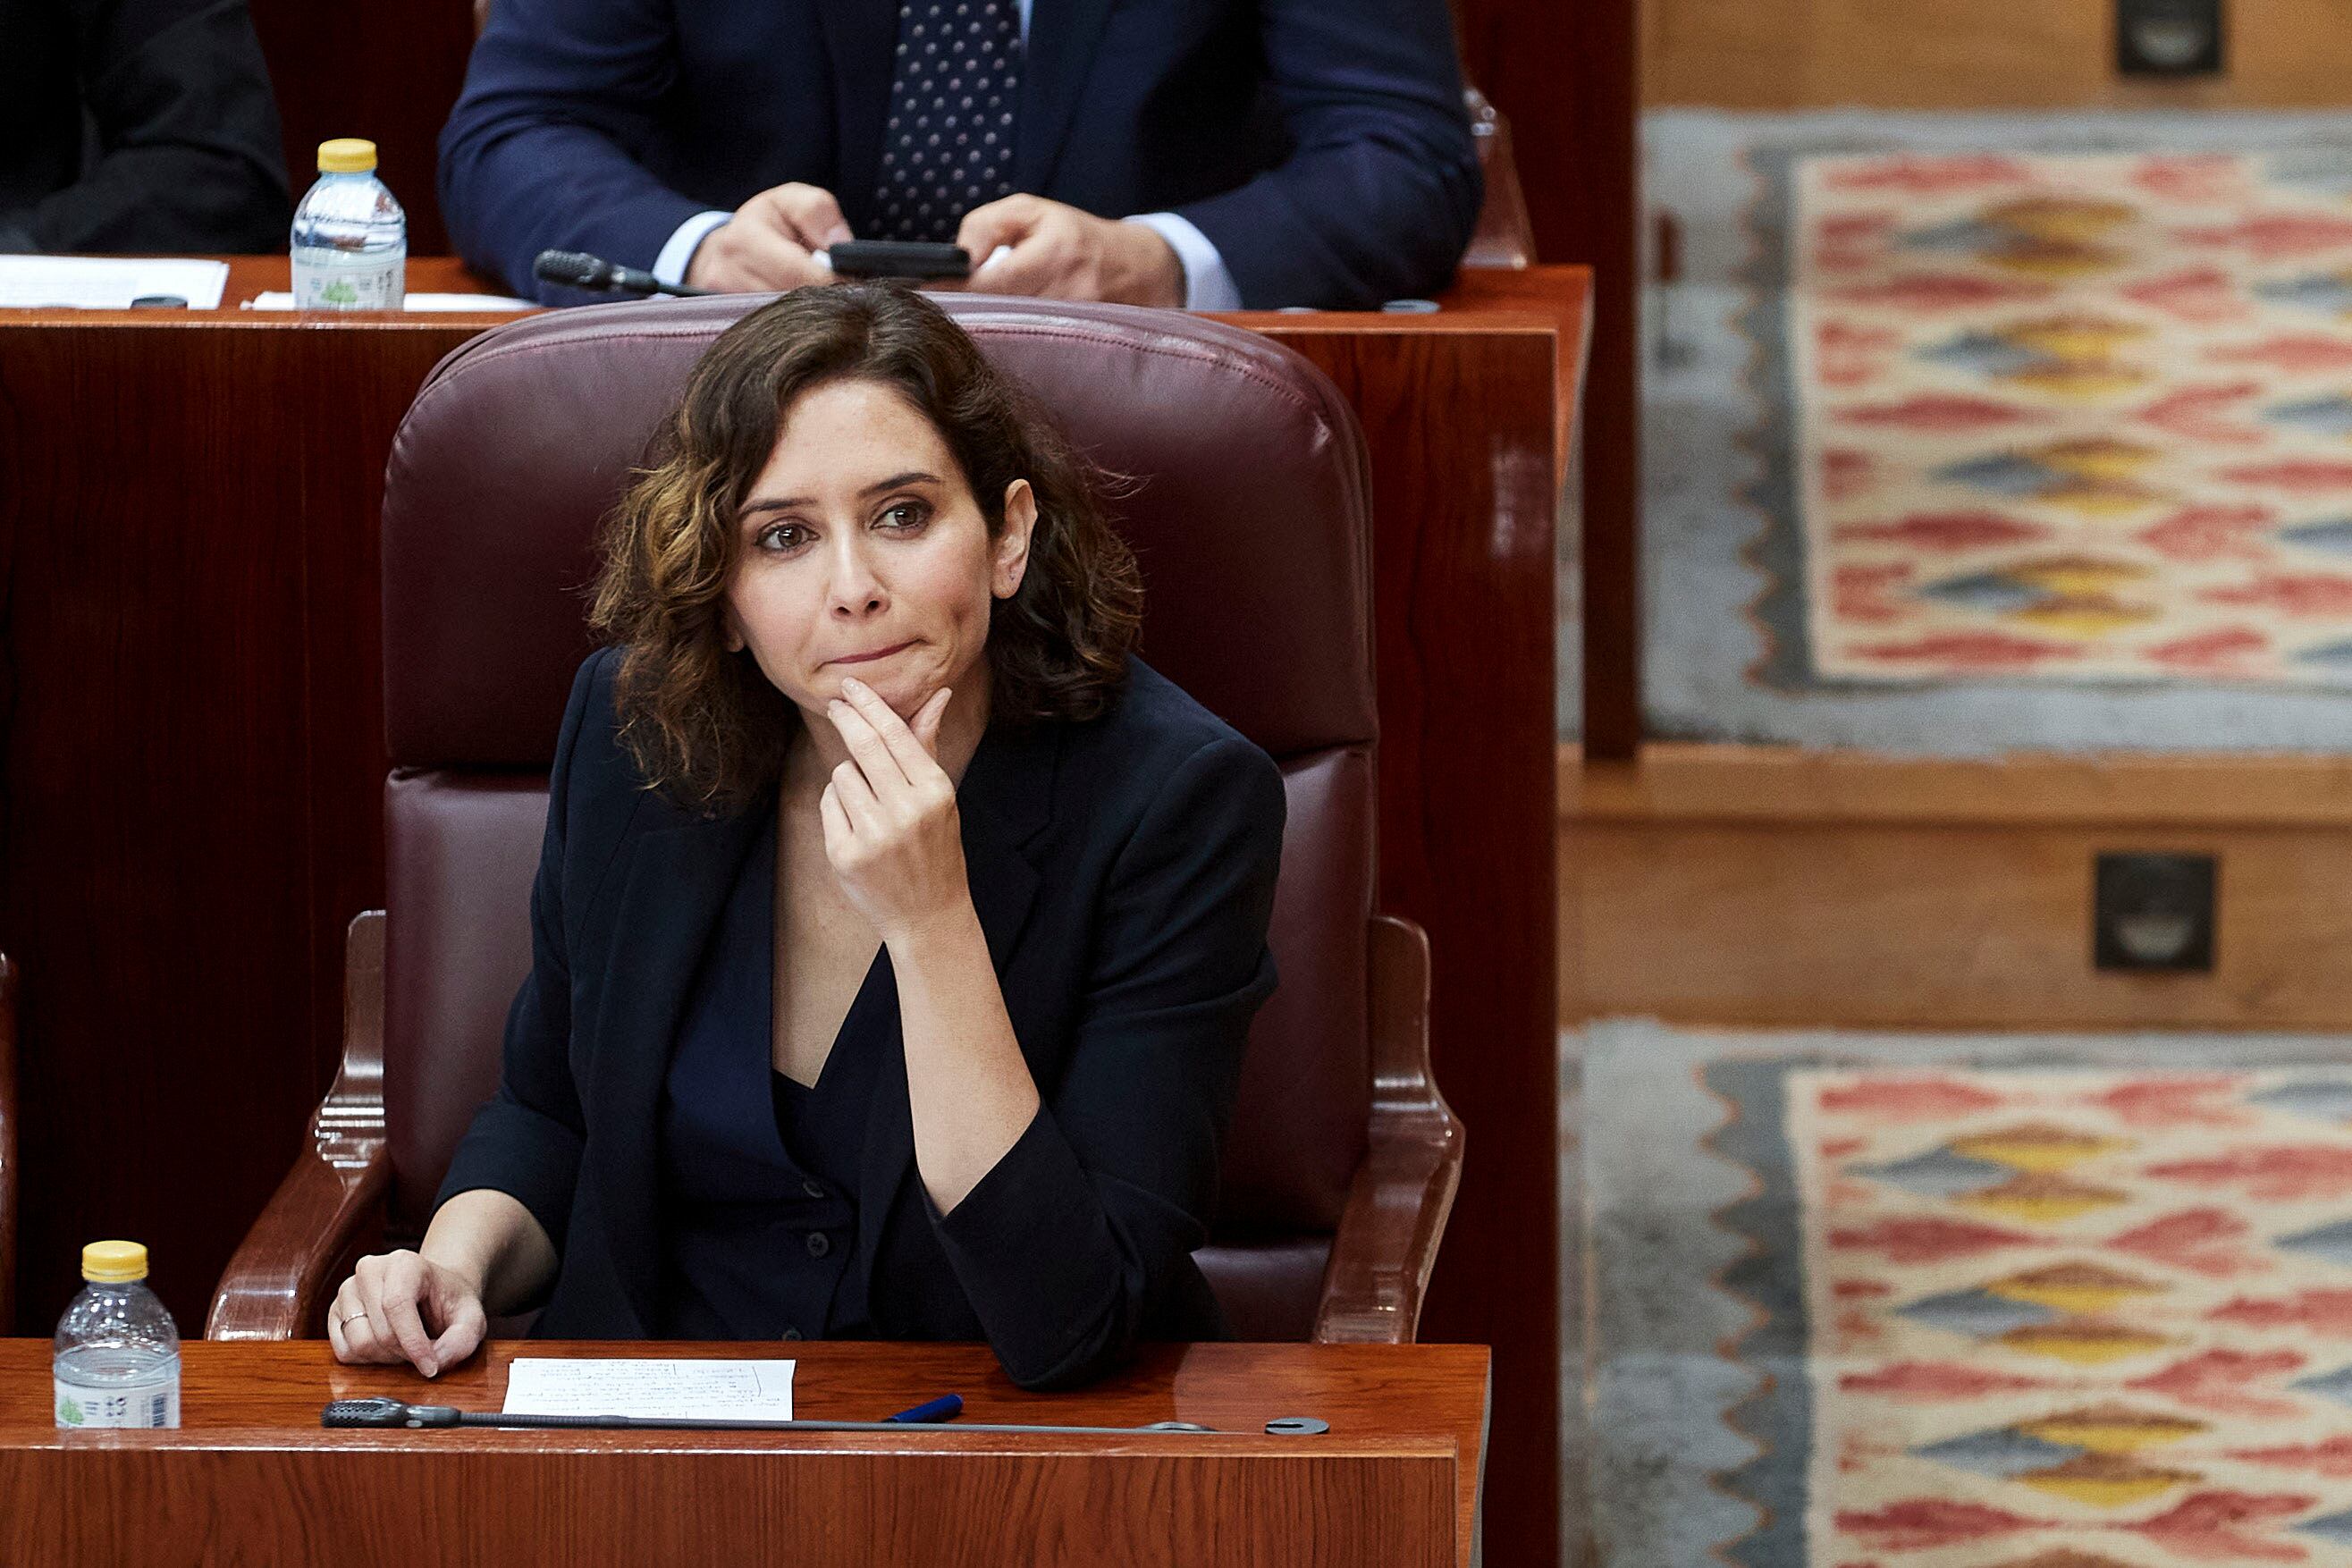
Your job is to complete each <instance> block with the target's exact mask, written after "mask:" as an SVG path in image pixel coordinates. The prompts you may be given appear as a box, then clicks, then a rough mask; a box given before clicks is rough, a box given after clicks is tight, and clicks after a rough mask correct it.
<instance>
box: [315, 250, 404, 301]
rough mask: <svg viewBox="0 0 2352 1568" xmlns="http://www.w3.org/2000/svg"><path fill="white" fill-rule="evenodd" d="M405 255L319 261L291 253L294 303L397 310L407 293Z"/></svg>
mask: <svg viewBox="0 0 2352 1568" xmlns="http://www.w3.org/2000/svg"><path fill="white" fill-rule="evenodd" d="M406 283H407V256H406V253H405V252H404V253H402V254H400V255H396V256H393V257H389V258H385V259H383V260H380V261H365V262H338V263H332V264H328V265H320V264H319V263H316V262H313V261H310V259H308V258H305V257H304V256H302V255H301V254H300V253H299V252H297V253H296V255H295V257H294V307H295V309H297V310H399V309H400V307H401V302H402V300H403V299H404V297H405V296H406V294H407V291H408V290H407V287H406Z"/></svg>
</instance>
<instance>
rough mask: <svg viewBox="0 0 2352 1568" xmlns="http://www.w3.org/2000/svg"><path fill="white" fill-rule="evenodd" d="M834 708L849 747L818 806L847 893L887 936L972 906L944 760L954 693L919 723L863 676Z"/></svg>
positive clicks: (925, 711)
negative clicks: (942, 744)
mask: <svg viewBox="0 0 2352 1568" xmlns="http://www.w3.org/2000/svg"><path fill="white" fill-rule="evenodd" d="M841 689H842V694H843V695H842V696H841V697H840V698H836V699H835V700H834V701H833V702H832V703H831V704H830V705H829V706H828V707H827V708H826V710H825V711H826V714H827V716H828V717H830V718H831V719H832V721H833V725H834V728H835V729H836V730H838V731H840V732H841V738H842V740H843V742H845V744H846V745H847V746H848V747H849V756H850V760H849V761H848V762H845V763H842V764H841V765H840V766H839V767H836V768H835V769H834V770H833V778H832V780H831V781H830V782H829V783H827V784H826V785H825V786H824V795H822V796H820V797H819V799H818V802H817V807H818V811H819V813H820V814H821V815H822V816H823V817H824V854H825V858H826V859H827V860H829V861H831V862H832V864H833V870H834V875H835V876H836V877H838V878H839V879H841V887H842V891H843V892H844V893H845V894H846V895H847V896H848V898H849V901H850V902H851V903H852V904H854V905H856V908H857V911H858V912H859V913H860V914H862V915H864V916H865V917H866V920H867V921H870V922H871V923H872V925H873V926H874V929H875V931H877V932H878V933H879V934H880V936H881V938H882V940H883V941H884V942H889V941H891V940H892V939H893V938H895V937H904V936H907V935H909V934H912V933H914V932H917V931H921V930H922V929H923V928H924V927H926V926H927V925H929V924H931V923H932V922H934V921H940V920H952V919H954V918H956V917H958V916H959V915H960V914H963V913H965V912H966V911H969V910H970V909H971V884H970V883H969V882H968V881H967V880H966V879H965V877H964V865H963V828H962V822H961V818H960V817H959V816H957V813H956V792H955V781H954V780H953V779H950V777H948V775H947V770H946V769H944V768H942V767H940V764H939V760H938V757H937V754H936V753H937V752H938V750H939V741H940V720H941V719H942V718H943V717H945V715H946V713H947V710H948V701H949V699H950V696H951V695H952V694H951V693H950V692H949V691H948V690H947V689H944V688H942V689H940V690H938V691H935V692H933V693H932V694H931V696H930V698H929V700H928V701H926V702H925V703H924V704H923V705H922V707H921V708H919V709H918V710H916V712H915V720H914V722H913V723H912V724H911V725H910V724H908V722H907V721H905V720H903V719H901V718H899V717H898V714H897V713H896V712H895V711H893V710H891V707H890V705H889V704H888V703H887V702H885V701H883V700H882V699H881V698H880V697H878V696H877V695H876V694H875V692H874V690H873V689H872V688H871V687H869V686H867V685H866V683H865V682H864V681H862V680H858V679H855V678H852V679H845V680H844V681H843V682H842V683H841Z"/></svg>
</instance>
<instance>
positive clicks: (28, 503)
mask: <svg viewBox="0 0 2352 1568" xmlns="http://www.w3.org/2000/svg"><path fill="white" fill-rule="evenodd" d="M207 322H208V323H210V324H205V323H207ZM478 330H479V329H478V326H477V327H456V326H446V325H443V326H430V327H418V328H409V327H398V328H388V329H387V328H381V327H379V328H376V329H373V330H365V331H363V330H355V329H350V328H341V329H336V328H329V329H323V330H296V329H291V328H290V327H289V326H286V325H276V324H266V323H260V322H239V321H236V319H235V318H234V317H230V318H227V319H226V321H223V319H221V318H217V317H215V318H197V319H192V320H190V321H188V322H186V323H185V324H177V325H173V326H171V327H162V326H158V327H155V328H139V329H126V328H123V327H117V326H103V325H97V324H92V325H89V326H77V325H68V324H58V323H54V322H52V323H50V324H46V325H31V324H18V325H8V326H0V474H5V476H6V480H5V484H0V578H5V583H0V586H5V595H6V603H7V605H8V615H7V619H6V623H5V655H6V669H5V674H6V680H7V692H8V701H7V704H6V708H5V713H6V723H5V734H0V950H4V951H5V952H8V953H10V954H11V955H12V956H13V957H14V958H15V959H16V962H17V963H18V965H19V968H20V972H21V973H22V974H23V975H24V976H25V979H26V984H25V986H24V995H23V1005H22V1015H21V1016H22V1029H21V1034H22V1037H23V1040H24V1042H25V1048H24V1051H23V1053H22V1055H23V1062H22V1066H21V1071H20V1076H19V1081H18V1089H19V1092H20V1094H21V1096H22V1100H23V1104H24V1105H25V1107H26V1108H27V1110H29V1111H30V1112H31V1113H30V1114H28V1115H26V1118H25V1125H24V1140H23V1159H24V1189H23V1190H24V1194H25V1205H24V1210H23V1216H22V1234H21V1238H20V1239H21V1245H20V1247H19V1248H18V1267H19V1269H20V1271H21V1272H20V1285H21V1289H20V1290H19V1292H18V1295H17V1302H18V1314H17V1326H18V1328H19V1330H20V1331H25V1332H44V1331H47V1327H48V1325H49V1324H51V1323H52V1322H54V1321H55V1320H56V1317H57V1315H58V1312H59V1311H60V1310H62V1309H63V1306H64V1303H65V1300H66V1299H67V1298H68V1297H69V1296H70V1295H71V1294H72V1293H73V1291H74V1290H76V1289H79V1279H78V1277H77V1275H76V1264H77V1260H78V1258H79V1247H81V1245H82V1243H84V1242H85V1241H90V1240H94V1239H97V1238H99V1237H103V1236H127V1237H132V1238H134V1239H138V1240H142V1241H145V1242H147V1243H148V1244H149V1245H150V1246H151V1247H152V1248H153V1257H154V1268H155V1275H154V1283H155V1284H156V1286H157V1288H158V1289H159V1290H160V1291H161V1293H162V1295H163V1300H164V1301H165V1303H166V1305H168V1306H169V1307H170V1308H171V1309H172V1311H173V1316H174V1317H176V1318H177V1319H178V1320H179V1321H180V1323H181V1324H182V1326H183V1328H184V1330H185V1331H190V1332H194V1331H196V1330H197V1329H198V1328H199V1327H200V1326H201V1325H202V1323H203V1321H204V1313H205V1303H206V1301H207V1300H208V1299H209V1297H210V1294H211V1291H212V1288H213V1285H214V1282H215V1280H216V1279H218V1277H219V1273H220V1269H221V1267H222V1265H223V1263H224V1262H225V1261H226V1258H227V1257H228V1254H229V1252H230V1251H231V1250H233V1249H234V1248H235V1247H236V1243H237V1241H238V1240H239V1239H240V1238H241V1237H243V1235H244V1231H245V1227H246V1226H247V1225H248V1224H250V1223H251V1221H252V1217H253V1215H255V1214H256V1213H257V1211H258V1210H259V1208H260V1205H261V1204H262V1203H263V1201H264V1200H265V1199H267V1197H268V1194H269V1193H270V1191H271V1189H272V1188H273V1187H274V1185H275V1184H276V1182H277V1179H278V1176H279V1175H280V1174H281V1173H283V1171H284V1169H285V1167H286V1165H287V1164H288V1163H289V1162H290V1160H291V1159H292V1157H293V1153H294V1149H295V1146H296V1143H297V1141H298V1140H299V1137H300V1136H301V1132H302V1128H303V1124H304V1120H305V1117H306V1116H307V1114H308V1112H309V1110H310V1106H311V1105H312V1104H314V1103H315V1102H316V1100H317V1099H318V1096H319V1094H320V1091H321V1090H322V1089H323V1088H324V1086H325V1084H326V1083H327V1080H328V1079H329V1077H330V1076H331V1069H332V1065H333V1062H334V1061H335V1059H336V1056H337V1051H338V1046H339V1040H338V1036H339V1034H340V1030H341V996H340V994H339V993H340V984H341V982H340V975H341V958H340V947H341V928H342V923H343V921H346V920H348V919H349V918H350V916H351V915H352V913H353V912H354V911H356V910H361V909H364V908H368V907H371V906H373V905H374V904H377V903H380V902H381V901H382V899H383V848H382V830H381V826H380V808H379V804H378V793H377V792H378V789H379V785H380V781H381V779H382V777H383V766H384V764H383V719H382V702H381V698H380V690H381V683H380V681H379V679H378V677H377V670H378V655H377V641H378V638H377V599H378V594H377V586H376V565H375V560H376V552H375V530H374V522H373V520H374V517H375V513H376V508H377V505H378V502H379V500H380V499H381V496H382V491H383V458H384V454H385V453H386V452H387V451H388V450H389V449H390V447H391V439H392V430H393V426H394V424H395V422H396V421H397V420H398V418H399V416H400V414H401V412H402V411H403V410H404V408H405V407H406V406H407V404H408V401H409V399H410V398H411V397H412V396H413V395H415V389H416V387H417V385H418V384H421V383H422V382H423V380H424V377H425V372H426V371H427V370H429V369H430V368H431V367H432V365H433V363H434V362H435V361H436V359H438V358H439V357H440V355H441V353H444V352H445V351H446V349H447V348H448V347H451V346H453V345H455V344H456V343H457V342H460V341H462V340H463V339H464V338H465V337H467V335H469V334H470V333H471V332H473V331H478Z"/></svg>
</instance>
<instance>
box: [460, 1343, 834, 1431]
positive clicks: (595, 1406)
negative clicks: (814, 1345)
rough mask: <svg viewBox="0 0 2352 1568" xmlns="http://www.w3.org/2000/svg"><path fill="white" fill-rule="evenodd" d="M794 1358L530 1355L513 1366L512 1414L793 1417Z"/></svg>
mask: <svg viewBox="0 0 2352 1568" xmlns="http://www.w3.org/2000/svg"><path fill="white" fill-rule="evenodd" d="M793 1364H794V1363H791V1362H788V1361H629V1360H613V1361H602V1360H599V1361H572V1360H558V1359H555V1358H552V1357H543V1356H532V1357H524V1358H521V1359H519V1360H517V1361H516V1362H515V1363H513V1364H512V1365H511V1366H509V1367H508V1368H507V1403H506V1414H508V1415H649V1416H661V1417H665V1418H667V1419H671V1420H677V1419H688V1420H697V1421H728V1420H734V1421H789V1420H791V1419H792V1418H793Z"/></svg>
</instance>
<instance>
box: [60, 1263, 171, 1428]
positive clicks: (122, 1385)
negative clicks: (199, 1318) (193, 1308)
mask: <svg viewBox="0 0 2352 1568" xmlns="http://www.w3.org/2000/svg"><path fill="white" fill-rule="evenodd" d="M81 1277H82V1278H83V1279H86V1280H88V1281H89V1283H88V1284H87V1285H85V1286H83V1287H82V1291H81V1294H80V1295H79V1296H76V1297H75V1298H74V1299H73V1302H72V1304H71V1305H69V1306H68V1307H67V1308H66V1315H65V1316H64V1317H62V1318H60V1319H58V1342H57V1359H56V1361H55V1362H53V1363H51V1375H52V1379H53V1381H54V1382H55V1384H56V1385H57V1400H58V1404H57V1411H58V1426H178V1425H179V1424H180V1331H179V1330H178V1329H176V1328H174V1327H173V1325H172V1314H171V1313H169V1312H167V1311H165V1310H163V1302H161V1301H159V1300H156V1299H155V1292H154V1291H152V1290H150V1289H147V1287H146V1285H145V1284H143V1283H142V1281H143V1280H145V1279H146V1278H147V1249H146V1248H145V1247H142V1246H140V1245H139V1244H138V1243H137V1242H135V1241H93V1242H91V1243H90V1244H89V1246H88V1247H83V1248H82V1249H81Z"/></svg>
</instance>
